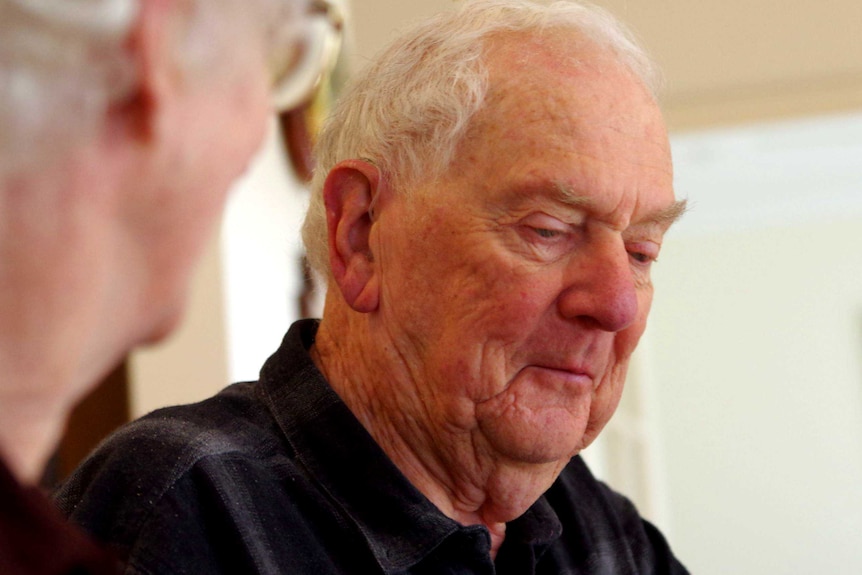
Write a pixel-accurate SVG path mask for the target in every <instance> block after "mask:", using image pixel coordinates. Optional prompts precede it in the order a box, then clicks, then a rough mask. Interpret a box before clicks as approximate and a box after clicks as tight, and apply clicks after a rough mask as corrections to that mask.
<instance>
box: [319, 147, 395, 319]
mask: <svg viewBox="0 0 862 575" xmlns="http://www.w3.org/2000/svg"><path fill="white" fill-rule="evenodd" d="M384 185H385V182H383V180H382V178H381V176H380V171H379V170H378V169H377V167H376V166H374V165H373V164H371V163H369V162H365V161H362V160H346V161H344V162H340V163H339V164H337V165H336V166H335V167H334V168H332V170H330V171H329V175H328V176H327V177H326V182H325V183H324V184H323V200H324V203H325V204H326V223H327V230H328V236H329V262H330V266H331V269H332V277H333V280H334V282H335V284H336V285H337V286H338V288H339V289H340V290H341V294H342V295H343V297H344V300H345V301H346V302H347V305H349V306H350V307H351V308H353V309H354V310H355V311H358V312H362V313H368V312H371V311H374V310H375V309H377V305H378V302H379V276H378V274H377V268H376V267H375V261H374V253H373V252H372V249H371V227H372V225H373V223H374V222H373V216H372V214H373V206H374V204H375V201H376V199H377V196H378V194H379V193H380V192H381V187H382V186H384Z"/></svg>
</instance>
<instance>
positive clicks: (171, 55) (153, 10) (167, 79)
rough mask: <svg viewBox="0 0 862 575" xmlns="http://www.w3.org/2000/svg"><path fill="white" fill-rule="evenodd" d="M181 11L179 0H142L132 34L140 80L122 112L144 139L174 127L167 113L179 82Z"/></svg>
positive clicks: (132, 50)
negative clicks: (178, 53) (168, 102)
mask: <svg viewBox="0 0 862 575" xmlns="http://www.w3.org/2000/svg"><path fill="white" fill-rule="evenodd" d="M177 10H178V5H177V0H141V2H140V7H139V8H138V14H137V17H136V18H135V22H134V24H133V26H132V30H131V32H130V34H129V41H128V47H127V49H128V50H129V51H130V53H131V54H132V58H133V59H134V61H135V65H136V73H137V83H136V85H135V93H134V95H133V97H132V98H131V99H130V100H128V101H126V102H124V103H123V104H122V109H121V112H122V113H123V114H124V115H125V116H126V118H127V119H129V120H130V121H131V124H132V126H133V130H134V133H135V134H136V136H138V137H140V138H142V139H144V140H151V139H156V138H158V137H159V136H161V135H163V133H164V130H166V129H170V126H167V125H166V124H167V119H166V118H165V116H164V113H163V112H164V107H165V104H166V102H167V101H168V99H169V98H170V97H171V96H172V92H173V91H175V90H176V89H177V87H178V85H179V82H178V80H179V78H178V75H179V69H178V67H177V61H178V59H177V55H176V54H175V49H176V43H177V42H176V41H177V36H176V35H177V34H178V33H179V29H178V28H179V19H180V18H179V14H176V13H174V12H176V11H177Z"/></svg>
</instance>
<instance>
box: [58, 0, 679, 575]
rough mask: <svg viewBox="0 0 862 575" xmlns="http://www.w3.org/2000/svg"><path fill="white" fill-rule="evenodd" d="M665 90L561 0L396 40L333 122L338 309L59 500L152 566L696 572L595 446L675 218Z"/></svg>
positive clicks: (605, 27)
mask: <svg viewBox="0 0 862 575" xmlns="http://www.w3.org/2000/svg"><path fill="white" fill-rule="evenodd" d="M654 85H655V79H654V72H653V70H652V67H651V65H650V64H649V62H648V60H647V59H646V58H645V57H644V55H643V54H642V52H641V51H640V50H639V49H638V48H637V47H636V46H635V45H634V43H633V42H632V41H631V40H630V39H629V37H628V36H627V35H626V33H625V32H623V30H622V29H621V28H620V27H619V25H618V24H617V23H616V22H615V21H614V20H613V19H611V18H610V17H609V16H607V15H606V14H604V13H603V12H600V11H597V10H595V9H591V8H586V7H583V6H580V5H578V4H575V3H571V2H558V3H555V4H552V5H548V6H544V5H540V4H536V3H534V2H531V1H529V0H478V1H474V2H467V3H464V4H463V5H461V6H460V7H459V9H457V10H456V11H454V12H452V13H448V14H444V15H442V16H440V17H438V18H437V19H434V20H432V21H430V22H428V23H426V24H423V25H421V26H419V27H418V28H417V29H416V30H413V31H412V32H410V33H408V34H407V35H406V36H404V37H403V38H401V39H400V40H398V41H396V42H395V44H394V45H393V46H392V47H391V48H390V49H389V50H388V51H386V52H385V53H384V54H383V55H382V56H381V57H380V58H379V59H378V60H376V62H375V63H374V64H373V65H372V66H371V67H370V68H369V69H367V70H366V71H365V72H364V73H363V74H362V75H361V76H360V77H359V78H358V79H357V80H356V81H355V82H354V83H353V84H352V86H351V87H350V88H349V89H348V90H347V93H346V94H344V96H343V98H342V100H341V101H340V103H339V104H338V106H337V108H336V110H335V112H334V114H333V116H332V117H331V118H330V120H329V122H328V124H327V127H326V128H325V130H324V133H323V135H322V136H321V139H320V143H319V168H318V173H317V174H316V180H315V184H314V196H313V198H312V205H311V206H310V210H309V213H308V217H307V220H306V225H305V228H304V236H305V241H306V244H307V247H308V250H309V255H310V259H311V261H312V262H313V265H315V266H316V267H317V269H318V270H320V271H321V272H322V273H324V274H325V275H326V276H327V277H328V278H329V290H328V293H327V297H326V304H325V310H324V313H323V319H322V321H320V322H319V323H318V322H316V321H305V322H300V323H298V324H296V325H294V326H293V327H292V328H291V330H290V331H289V332H288V334H287V336H286V338H285V341H284V343H283V345H282V347H281V349H279V350H278V351H277V352H276V353H275V355H273V356H272V357H271V358H270V359H269V361H268V362H267V363H266V365H265V366H264V368H263V370H262V372H261V379H260V381H259V382H256V383H253V384H250V383H245V384H239V385H236V386H233V387H231V388H228V389H227V390H226V391H224V392H222V393H221V394H219V395H218V396H217V397H215V398H214V399H212V400H209V401H207V402H204V403H201V404H198V405H195V406H188V407H181V408H173V409H169V410H165V411H160V412H156V413H155V414H153V415H151V416H149V417H147V418H146V419H144V420H143V421H140V422H138V423H136V424H133V425H132V426H131V427H129V428H127V429H126V430H125V431H123V432H122V433H121V434H120V435H118V436H116V437H115V438H113V440H111V441H110V442H109V443H108V444H107V445H105V446H103V448H102V449H101V450H100V451H99V452H98V453H97V454H96V455H95V456H94V457H93V458H92V459H91V460H90V461H89V462H88V463H87V464H86V465H85V466H84V467H83V468H82V469H81V470H79V472H78V473H77V476H76V477H75V478H74V480H73V481H72V482H71V483H70V484H69V485H67V486H66V488H65V490H64V492H63V493H62V494H61V501H62V505H63V507H64V508H65V509H66V510H67V511H68V512H69V513H70V514H71V515H72V517H73V518H74V519H75V520H76V521H78V522H80V523H81V524H82V525H84V526H85V527H86V528H88V529H90V530H91V531H93V532H94V533H96V534H98V535H99V536H103V537H107V538H110V539H111V540H112V541H114V542H115V544H116V546H117V548H118V549H119V550H120V551H121V552H124V553H126V554H127V555H128V556H129V557H130V562H131V565H132V566H133V567H134V569H133V570H132V571H133V572H136V573H137V572H141V573H156V572H199V573H216V572H218V573H315V574H319V573H362V574H367V573H518V574H521V573H589V574H599V573H602V574H610V573H627V574H628V573H685V569H684V568H683V567H682V566H681V565H680V564H679V563H678V562H677V560H676V559H675V558H674V556H673V555H672V553H671V552H670V550H669V548H668V546H667V544H666V543H665V541H664V539H663V537H662V536H661V535H660V534H659V533H658V531H657V530H656V529H655V528H654V527H652V526H651V525H649V524H648V523H647V522H645V521H643V520H642V519H641V518H640V517H639V516H638V514H637V512H636V511H635V509H634V508H633V507H632V505H631V504H630V503H629V502H628V501H627V500H625V499H624V498H623V497H622V496H620V495H617V494H616V493H614V492H612V491H611V490H609V489H608V488H607V487H605V486H604V485H602V484H600V483H599V482H597V481H596V480H595V479H594V478H593V477H592V476H591V475H590V473H589V471H588V470H587V468H586V467H585V465H584V463H583V462H582V461H581V459H580V458H579V457H577V454H578V452H579V451H580V450H581V449H583V448H584V447H585V446H587V445H588V444H589V443H590V442H591V441H592V440H593V439H594V438H595V437H596V435H597V434H598V433H599V431H600V430H601V429H602V427H603V426H604V425H605V423H606V422H607V420H608V418H609V417H610V416H611V414H612V413H613V411H614V409H615V407H616V404H617V402H618V400H619V397H620V393H621V391H622V387H623V381H624V378H625V373H626V365H627V363H628V360H629V357H630V355H631V353H632V351H633V350H634V348H635V345H636V344H637V342H638V339H639V338H640V336H641V334H642V332H643V330H644V327H645V323H646V317H647V312H648V310H649V307H650V300H651V297H652V286H651V283H650V267H651V266H652V264H653V262H654V261H655V260H656V258H657V256H658V253H659V250H660V247H661V243H662V238H663V235H664V233H665V232H666V230H667V229H668V227H669V226H670V224H671V223H672V222H673V221H674V220H675V219H676V218H677V217H678V216H679V215H680V213H681V212H682V211H683V204H682V203H679V202H677V201H675V199H674V194H673V190H672V174H671V172H672V170H671V162H670V154H669V148H668V140H667V135H666V132H665V128H664V125H663V121H662V118H661V114H660V112H659V109H658V107H657V105H656V102H655V99H654V93H653V91H654Z"/></svg>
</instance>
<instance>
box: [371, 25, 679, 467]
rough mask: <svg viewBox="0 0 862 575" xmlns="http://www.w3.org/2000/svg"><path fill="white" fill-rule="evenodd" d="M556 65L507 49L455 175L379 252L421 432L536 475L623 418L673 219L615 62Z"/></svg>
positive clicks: (539, 52) (648, 101)
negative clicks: (529, 466) (627, 383)
mask: <svg viewBox="0 0 862 575" xmlns="http://www.w3.org/2000/svg"><path fill="white" fill-rule="evenodd" d="M527 44H529V42H528V43H527ZM560 61H561V59H560V58H559V55H558V54H555V53H554V51H553V50H548V49H546V48H542V47H536V46H533V47H532V48H530V49H528V48H525V44H520V45H519V46H518V47H517V48H510V47H507V46H506V45H503V44H501V45H500V46H498V49H497V50H496V51H495V52H494V57H493V58H492V60H491V81H492V86H494V88H493V89H492V91H491V93H490V94H489V101H488V105H487V106H486V108H485V109H484V110H483V111H482V112H480V114H479V116H478V117H477V118H476V119H475V123H474V128H473V129H472V130H471V132H470V134H469V135H468V137H467V139H466V141H465V142H464V143H463V145H462V146H461V147H460V148H459V151H458V157H457V159H456V160H455V162H454V165H453V166H452V168H451V170H449V172H448V175H447V176H445V177H443V178H441V179H439V180H437V181H434V182H433V183H429V184H427V185H423V186H419V189H417V190H416V192H417V196H416V197H415V198H411V199H409V200H405V199H402V198H400V197H399V198H397V199H395V200H394V201H393V202H392V204H391V208H392V209H389V210H382V211H381V213H380V221H379V226H377V227H378V229H377V232H376V233H378V234H379V238H378V241H376V242H374V245H376V247H375V248H374V249H376V250H377V251H376V252H375V261H376V262H378V263H377V265H379V266H380V269H381V270H382V272H381V274H382V275H381V312H382V316H381V317H382V321H383V322H385V324H386V329H387V331H388V332H389V333H391V334H394V335H393V341H394V342H395V345H396V347H397V352H398V354H399V355H400V356H401V357H403V358H404V359H405V361H406V362H407V363H408V365H409V366H410V370H411V374H412V376H413V380H414V381H415V382H416V385H417V387H418V391H417V394H416V397H417V398H418V402H417V404H418V405H417V406H414V407H413V408H412V409H413V411H414V412H415V414H414V415H415V418H416V419H417V420H418V421H420V422H421V423H419V426H427V428H428V429H430V430H431V431H430V433H431V434H433V435H436V436H437V438H438V439H440V438H442V437H446V436H447V434H451V433H453V432H454V433H456V434H459V433H463V434H466V435H465V437H468V436H469V437H470V441H471V444H472V445H473V446H474V448H476V449H478V450H479V451H483V452H486V453H490V454H492V455H493V456H494V457H503V458H506V459H510V460H515V461H524V462H531V463H540V462H541V463H545V462H562V461H566V460H568V458H570V457H571V456H572V455H573V454H575V453H576V452H578V451H579V450H580V449H582V448H583V447H585V446H586V445H587V444H589V443H590V442H591V441H592V439H593V438H594V437H595V435H596V434H597V433H598V432H599V431H600V430H601V428H602V427H603V426H604V425H605V423H606V422H607V420H608V419H609V418H610V416H611V414H612V413H613V411H614V409H615V408H616V405H617V402H618V401H619V397H620V394H621V392H622V388H623V381H624V378H625V374H626V366H627V364H628V360H629V356H630V355H631V353H632V351H633V350H634V348H635V346H636V344H637V342H638V339H639V338H640V336H641V334H642V333H643V330H644V327H645V325H646V319H647V313H648V311H649V308H650V303H651V299H652V284H651V281H650V267H651V265H652V262H653V261H654V260H655V259H656V257H657V256H658V252H659V248H660V246H661V242H662V236H663V234H664V232H665V231H666V229H667V227H668V226H669V225H670V222H671V221H672V220H673V218H674V217H675V216H676V215H678V208H679V206H678V205H677V204H675V202H674V195H673V190H672V173H671V161H670V154H669V148H668V142H667V135H666V132H665V128H664V126H663V121H662V119H661V116H660V112H659V111H658V109H657V107H656V106H655V104H654V103H653V101H652V98H651V97H650V96H649V94H648V93H647V92H646V90H645V88H643V87H642V86H641V85H640V84H639V83H638V82H637V81H635V80H634V79H633V77H632V76H631V75H630V74H629V73H628V72H626V71H625V70H624V69H622V68H621V67H620V66H619V65H618V64H616V63H614V62H613V61H612V60H611V59H609V58H604V59H602V58H599V59H591V58H583V62H585V63H583V64H581V65H579V67H577V68H575V67H572V66H567V65H564V64H560ZM449 436H450V437H451V435H449Z"/></svg>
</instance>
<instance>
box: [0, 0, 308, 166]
mask: <svg viewBox="0 0 862 575" xmlns="http://www.w3.org/2000/svg"><path fill="white" fill-rule="evenodd" d="M142 1H145V0H0V176H7V175H9V174H15V173H21V172H26V171H29V170H37V169H44V168H45V165H46V163H48V162H51V161H53V160H56V159H57V158H58V157H60V156H62V154H63V153H64V152H65V151H68V150H69V149H70V148H71V147H74V146H75V145H78V144H80V143H81V142H83V141H86V140H87V138H88V137H90V136H92V135H93V134H95V133H96V132H97V131H98V128H99V126H100V125H101V124H102V122H103V121H104V119H105V115H106V114H107V113H108V110H109V108H110V106H112V105H122V102H123V100H124V99H125V98H128V97H130V95H131V94H133V93H134V92H135V87H136V82H137V77H138V72H139V70H140V67H141V66H142V65H146V63H142V62H137V61H133V60H132V59H131V58H130V56H129V54H130V51H129V50H126V49H123V48H124V46H127V45H128V44H129V43H133V42H135V38H130V30H131V28H132V25H133V23H134V20H135V18H136V16H137V14H138V12H139V10H140V6H141V2H142ZM158 1H165V0H158ZM171 1H173V2H176V3H177V4H178V6H179V7H180V8H181V10H178V11H175V12H172V13H176V14H178V17H177V18H176V19H175V20H177V21H174V22H166V23H164V24H165V25H166V26H170V27H171V28H172V29H173V32H174V33H173V45H171V46H167V47H166V49H167V50H169V53H170V54H171V55H172V57H173V58H175V59H176V62H177V67H178V68H179V69H180V70H181V71H182V72H183V73H184V75H185V76H186V78H185V79H184V80H185V81H187V82H201V83H204V85H206V86H207V87H210V86H209V85H208V84H211V85H212V86H211V87H212V88H215V89H218V87H219V85H220V84H221V83H224V82H229V81H230V80H231V75H232V74H236V73H237V72H238V71H239V70H241V69H242V66H243V65H244V64H245V63H246V62H247V60H246V59H247V58H250V57H259V55H258V54H260V53H261V50H262V51H263V53H265V54H267V55H268V57H269V58H270V59H273V58H290V57H291V54H290V52H291V50H292V49H293V42H294V40H295V34H296V32H297V30H298V28H299V27H298V26H297V25H296V23H297V22H298V21H299V19H298V18H297V16H298V14H299V12H300V9H301V8H302V7H303V6H304V3H301V2H298V1H294V0H171ZM285 22H288V23H291V25H285ZM271 64H272V66H271V68H273V67H277V66H278V65H279V64H278V63H275V62H271Z"/></svg>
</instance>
